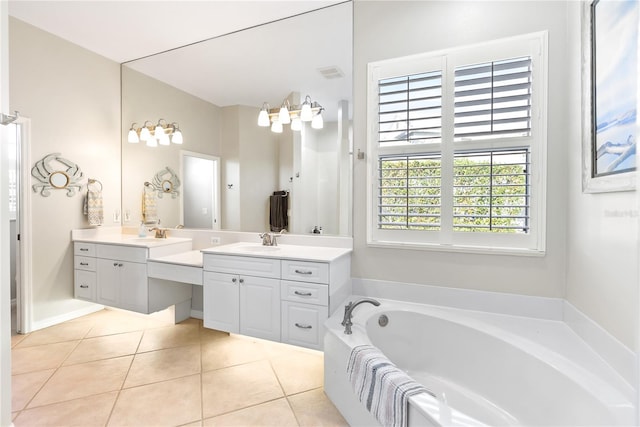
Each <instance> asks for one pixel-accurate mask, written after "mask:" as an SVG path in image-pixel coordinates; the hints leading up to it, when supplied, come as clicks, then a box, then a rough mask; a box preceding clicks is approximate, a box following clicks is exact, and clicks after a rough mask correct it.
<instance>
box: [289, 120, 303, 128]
mask: <svg viewBox="0 0 640 427" xmlns="http://www.w3.org/2000/svg"><path fill="white" fill-rule="evenodd" d="M291 130H302V121H301V120H300V117H296V118H294V119H293V120H291Z"/></svg>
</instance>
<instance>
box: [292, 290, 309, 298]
mask: <svg viewBox="0 0 640 427" xmlns="http://www.w3.org/2000/svg"><path fill="white" fill-rule="evenodd" d="M293 293H294V294H296V295H300V296H301V297H310V296H311V295H312V294H311V292H300V291H293Z"/></svg>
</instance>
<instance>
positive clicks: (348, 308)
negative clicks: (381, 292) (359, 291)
mask: <svg viewBox="0 0 640 427" xmlns="http://www.w3.org/2000/svg"><path fill="white" fill-rule="evenodd" d="M365 302H368V303H369V304H373V305H375V306H376V307H377V306H379V305H380V301H376V300H374V299H373V298H363V299H361V300H359V301H356V302H353V301H351V302H350V303H349V304H347V305H345V306H344V318H343V319H342V326H344V333H345V334H347V335H351V326H352V325H353V322H352V321H351V315H352V313H353V309H354V308H356V306H358V305H360V304H362V303H365Z"/></svg>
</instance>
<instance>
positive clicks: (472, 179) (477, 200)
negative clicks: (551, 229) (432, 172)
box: [453, 149, 531, 233]
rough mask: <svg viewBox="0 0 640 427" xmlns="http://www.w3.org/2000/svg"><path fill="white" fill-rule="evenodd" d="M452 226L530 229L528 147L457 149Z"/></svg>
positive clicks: (476, 229)
mask: <svg viewBox="0 0 640 427" xmlns="http://www.w3.org/2000/svg"><path fill="white" fill-rule="evenodd" d="M453 174H454V181H453V229H454V230H455V231H471V232H516V233H528V232H529V211H530V206H529V199H530V185H531V184H530V176H529V150H528V149H519V150H500V151H481V152H471V153H456V154H455V158H454V163H453Z"/></svg>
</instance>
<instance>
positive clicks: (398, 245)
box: [367, 241, 546, 257]
mask: <svg viewBox="0 0 640 427" xmlns="http://www.w3.org/2000/svg"><path fill="white" fill-rule="evenodd" d="M367 246H368V247H371V248H385V249H408V250H420V251H433V252H453V253H467V254H482V255H509V256H525V257H543V256H545V255H546V251H545V250H544V249H526V248H509V247H494V246H471V245H452V244H451V245H444V244H440V243H408V242H407V243H405V242H385V241H368V242H367Z"/></svg>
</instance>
